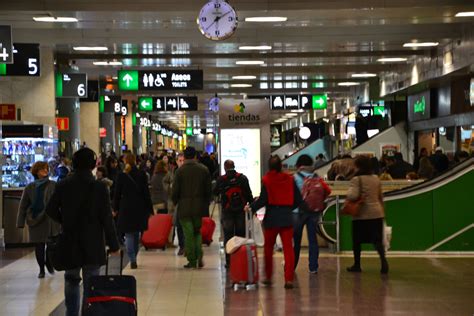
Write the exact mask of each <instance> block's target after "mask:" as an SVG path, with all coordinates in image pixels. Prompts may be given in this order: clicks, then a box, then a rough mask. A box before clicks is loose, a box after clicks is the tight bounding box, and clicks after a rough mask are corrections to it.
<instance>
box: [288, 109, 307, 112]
mask: <svg viewBox="0 0 474 316" xmlns="http://www.w3.org/2000/svg"><path fill="white" fill-rule="evenodd" d="M290 112H293V113H303V112H304V110H303V109H299V110H291V111H290Z"/></svg>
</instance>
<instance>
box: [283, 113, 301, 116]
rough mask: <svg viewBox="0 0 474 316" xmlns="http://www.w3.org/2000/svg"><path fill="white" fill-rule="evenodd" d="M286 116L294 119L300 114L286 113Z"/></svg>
mask: <svg viewBox="0 0 474 316" xmlns="http://www.w3.org/2000/svg"><path fill="white" fill-rule="evenodd" d="M285 116H288V117H293V116H298V114H296V113H286V114H285Z"/></svg>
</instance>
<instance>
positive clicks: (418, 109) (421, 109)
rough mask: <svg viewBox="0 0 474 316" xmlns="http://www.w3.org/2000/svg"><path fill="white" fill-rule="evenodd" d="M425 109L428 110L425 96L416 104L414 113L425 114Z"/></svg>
mask: <svg viewBox="0 0 474 316" xmlns="http://www.w3.org/2000/svg"><path fill="white" fill-rule="evenodd" d="M425 109H426V101H425V97H424V96H423V97H422V98H421V100H417V101H416V102H415V105H414V109H413V112H415V113H423V114H425Z"/></svg>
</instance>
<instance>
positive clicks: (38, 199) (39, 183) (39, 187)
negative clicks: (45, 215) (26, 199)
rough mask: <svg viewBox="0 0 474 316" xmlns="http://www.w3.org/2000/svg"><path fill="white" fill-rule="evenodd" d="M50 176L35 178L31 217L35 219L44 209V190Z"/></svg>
mask: <svg viewBox="0 0 474 316" xmlns="http://www.w3.org/2000/svg"><path fill="white" fill-rule="evenodd" d="M48 181H49V179H48V177H46V178H43V179H37V180H35V182H34V183H35V198H34V200H33V204H32V205H31V217H32V218H33V219H35V218H36V217H37V216H38V215H40V214H41V212H43V210H44V206H45V205H44V191H45V189H46V183H48Z"/></svg>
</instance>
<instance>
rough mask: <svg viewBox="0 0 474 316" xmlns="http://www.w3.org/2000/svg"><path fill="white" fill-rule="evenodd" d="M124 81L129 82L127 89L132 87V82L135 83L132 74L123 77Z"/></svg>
mask: <svg viewBox="0 0 474 316" xmlns="http://www.w3.org/2000/svg"><path fill="white" fill-rule="evenodd" d="M122 80H123V81H126V82H127V87H130V81H133V78H132V76H130V74H126V75H125V76H123V78H122Z"/></svg>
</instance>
